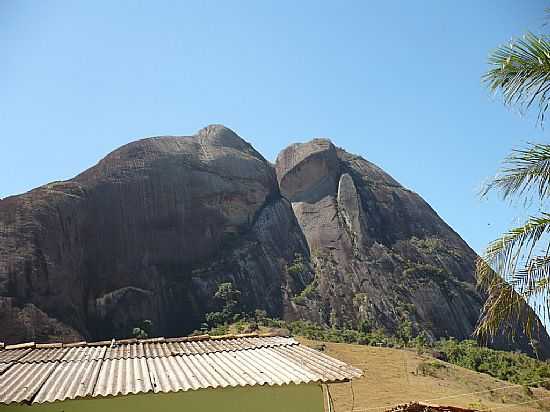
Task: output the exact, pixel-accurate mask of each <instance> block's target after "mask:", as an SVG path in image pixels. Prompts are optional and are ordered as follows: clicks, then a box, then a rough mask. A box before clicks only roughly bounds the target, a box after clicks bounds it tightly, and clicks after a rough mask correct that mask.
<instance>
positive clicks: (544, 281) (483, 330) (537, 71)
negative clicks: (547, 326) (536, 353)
mask: <svg viewBox="0 0 550 412" xmlns="http://www.w3.org/2000/svg"><path fill="white" fill-rule="evenodd" d="M489 64H490V65H491V68H490V70H489V71H488V72H487V73H486V74H485V76H484V77H483V79H484V81H485V82H486V84H487V85H488V87H489V88H490V89H491V90H492V91H493V92H494V93H496V94H497V95H500V96H502V99H503V101H504V103H505V104H506V105H514V106H518V107H519V108H520V109H521V110H522V111H526V110H527V109H529V108H530V107H531V106H532V105H533V104H536V105H537V106H538V122H540V124H541V125H542V123H543V121H544V114H545V112H546V110H547V109H548V104H549V102H550V95H549V93H550V41H549V38H548V36H546V35H542V36H536V35H534V34H532V33H528V34H526V35H525V36H523V38H522V39H519V40H517V41H512V42H511V43H510V44H509V45H506V46H502V47H499V48H498V49H497V50H496V51H495V52H493V54H492V55H491V56H490V58H489ZM491 191H497V192H499V193H500V194H501V195H502V197H503V199H506V200H511V199H521V200H524V201H533V200H536V201H537V202H538V204H539V205H540V207H539V211H538V213H537V214H535V215H533V216H531V217H529V218H528V219H527V220H526V221H525V222H524V224H522V225H520V226H518V227H515V228H513V229H511V230H509V231H508V232H506V233H504V234H503V235H502V236H501V237H500V238H498V239H496V240H495V241H493V242H492V243H490V244H489V245H488V247H487V249H486V250H485V252H484V254H483V256H482V257H481V258H480V259H478V261H477V264H476V273H477V277H478V281H479V284H480V285H481V286H482V287H483V288H484V289H485V291H486V292H487V294H488V299H487V300H486V303H485V305H484V308H483V312H482V315H481V317H480V321H479V323H478V326H477V329H476V333H477V334H478V335H479V336H491V335H494V334H496V333H497V332H499V331H502V330H506V331H508V332H511V333H514V331H515V325H517V324H518V323H519V324H520V325H522V326H523V329H524V331H525V332H526V333H527V334H528V335H529V336H532V335H533V333H534V332H535V330H536V325H537V324H538V323H537V322H536V317H535V315H534V313H533V312H532V311H530V310H528V307H527V305H526V304H525V303H526V302H530V303H531V304H535V306H536V307H535V308H536V309H537V310H538V312H539V314H541V315H542V316H543V317H548V315H549V314H550V311H549V298H550V288H549V286H550V255H549V250H550V243H549V241H548V239H549V238H548V232H549V231H550V213H549V212H548V209H547V201H548V198H549V195H550V145H548V144H529V145H527V146H526V147H525V148H523V149H520V150H515V151H513V152H512V154H511V155H510V156H509V157H508V158H506V159H505V161H504V164H503V167H502V169H501V170H500V172H499V173H498V174H497V176H496V177H495V178H494V179H492V180H491V181H490V182H489V183H488V184H487V185H486V186H485V188H484V190H483V192H482V195H483V196H484V195H487V193H489V192H491ZM514 290H515V291H516V292H517V293H514ZM534 302H536V303H534Z"/></svg>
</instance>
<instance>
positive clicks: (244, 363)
mask: <svg viewBox="0 0 550 412" xmlns="http://www.w3.org/2000/svg"><path fill="white" fill-rule="evenodd" d="M88 345H89V344H85V343H82V344H80V345H78V346H66V347H61V348H52V347H49V348H34V349H33V348H30V349H24V350H25V351H26V352H24V353H23V352H18V354H17V355H15V352H16V351H21V350H22V349H10V350H7V349H4V350H0V359H10V361H7V362H2V361H0V403H6V404H8V403H11V402H27V403H32V404H35V403H43V402H54V401H62V400H66V399H75V398H84V397H102V396H116V395H127V394H136V393H145V392H177V391H187V390H195V389H201V388H223V387H228V386H230V387H235V386H247V385H250V386H253V385H284V384H290V383H296V384H300V383H310V382H338V381H347V380H350V379H352V378H355V377H358V376H361V374H362V372H361V371H360V370H358V369H355V368H353V367H351V366H348V365H346V364H345V363H343V362H341V361H339V360H337V359H334V358H331V357H329V356H327V355H325V354H323V353H321V352H318V351H316V350H313V349H310V348H307V347H305V346H303V345H300V344H299V343H298V342H297V341H295V340H294V339H292V338H287V337H281V336H255V337H253V336H246V337H227V338H224V339H216V338H212V339H210V338H209V337H206V338H200V339H193V340H191V339H189V340H187V339H184V338H182V339H166V340H164V339H157V340H146V341H135V340H133V341H123V342H121V341H119V342H115V341H111V342H105V343H98V344H92V345H96V346H88ZM5 352H13V353H12V354H8V353H5ZM10 362H11V363H10Z"/></svg>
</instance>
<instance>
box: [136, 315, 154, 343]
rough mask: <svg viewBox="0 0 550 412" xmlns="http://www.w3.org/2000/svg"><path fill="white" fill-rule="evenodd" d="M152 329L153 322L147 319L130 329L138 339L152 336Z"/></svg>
mask: <svg viewBox="0 0 550 412" xmlns="http://www.w3.org/2000/svg"><path fill="white" fill-rule="evenodd" d="M152 329H153V322H151V321H150V320H149V319H146V320H144V321H143V322H141V325H139V326H137V327H135V328H134V329H133V330H132V336H133V337H134V338H138V339H147V338H148V337H150V336H152Z"/></svg>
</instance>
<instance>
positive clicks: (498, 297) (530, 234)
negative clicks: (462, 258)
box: [475, 213, 550, 337]
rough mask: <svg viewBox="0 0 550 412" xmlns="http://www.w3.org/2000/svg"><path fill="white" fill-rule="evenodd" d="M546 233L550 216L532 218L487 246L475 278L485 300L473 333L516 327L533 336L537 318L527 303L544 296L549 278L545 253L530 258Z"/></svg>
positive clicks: (484, 334)
mask: <svg viewBox="0 0 550 412" xmlns="http://www.w3.org/2000/svg"><path fill="white" fill-rule="evenodd" d="M549 232H550V214H546V213H543V214H542V215H541V216H537V217H531V218H530V219H529V220H528V221H527V222H526V223H525V224H524V225H522V226H519V227H517V228H514V229H512V230H510V231H508V232H507V233H505V234H504V235H503V236H502V237H501V238H500V239H497V240H495V241H493V242H492V243H490V244H489V246H488V247H487V249H486V251H485V253H484V255H483V256H482V257H480V258H478V260H477V262H476V275H477V278H478V283H479V285H480V286H481V287H482V288H483V290H485V292H486V293H487V300H486V301H485V304H484V307H483V311H482V315H481V317H480V320H479V323H478V326H477V328H476V331H475V333H476V334H478V335H479V336H481V337H487V336H490V335H495V334H497V333H499V332H501V331H507V332H509V333H511V334H514V333H515V332H516V331H517V329H516V326H517V325H518V324H519V325H522V326H523V329H524V331H525V333H526V334H527V335H528V336H530V335H532V333H533V330H534V327H535V325H537V322H536V319H537V318H536V315H535V313H534V312H533V311H531V310H529V306H528V304H527V303H528V302H529V301H530V300H531V299H532V298H533V297H537V296H539V295H540V294H541V293H547V291H548V288H547V286H548V282H549V276H550V258H549V257H548V256H547V254H546V255H543V256H532V253H533V250H534V249H535V247H536V246H537V244H538V243H539V242H541V241H542V240H543V236H544V234H545V233H549ZM544 240H546V239H544ZM546 314H548V312H546Z"/></svg>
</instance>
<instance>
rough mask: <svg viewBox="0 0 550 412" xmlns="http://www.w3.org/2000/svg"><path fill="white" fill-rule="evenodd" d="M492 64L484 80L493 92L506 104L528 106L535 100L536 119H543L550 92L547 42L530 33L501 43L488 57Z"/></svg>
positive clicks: (525, 107)
mask: <svg viewBox="0 0 550 412" xmlns="http://www.w3.org/2000/svg"><path fill="white" fill-rule="evenodd" d="M489 64H490V65H491V66H493V68H492V69H491V70H489V71H488V72H487V73H486V74H485V75H484V76H483V80H484V81H485V82H486V84H487V85H488V87H489V89H490V90H491V91H493V92H494V93H498V92H500V93H501V95H502V98H503V100H504V103H505V104H506V105H518V106H519V107H520V109H522V110H527V109H529V108H530V107H531V105H532V104H533V103H534V102H535V101H537V102H538V106H539V115H538V120H539V121H540V122H541V123H542V122H543V121H544V113H545V112H546V110H547V109H548V104H549V97H550V95H549V92H550V42H549V41H548V39H547V37H546V36H544V37H537V36H535V35H534V34H532V33H528V34H526V35H525V36H524V37H523V39H520V40H517V41H515V42H513V43H510V45H509V46H501V47H499V48H498V49H497V50H495V51H494V52H493V54H492V55H491V56H490V57H489Z"/></svg>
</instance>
